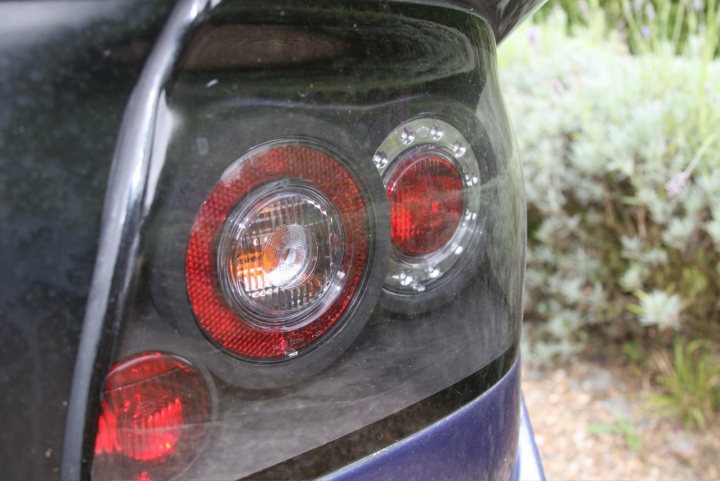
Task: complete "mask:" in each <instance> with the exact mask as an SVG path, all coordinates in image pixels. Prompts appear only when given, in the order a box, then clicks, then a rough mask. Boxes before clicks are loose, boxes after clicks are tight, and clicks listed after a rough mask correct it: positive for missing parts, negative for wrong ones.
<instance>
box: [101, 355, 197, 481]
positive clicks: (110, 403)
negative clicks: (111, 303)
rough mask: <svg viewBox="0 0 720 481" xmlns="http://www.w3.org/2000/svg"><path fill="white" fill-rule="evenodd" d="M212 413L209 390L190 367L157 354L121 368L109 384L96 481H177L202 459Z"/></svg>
mask: <svg viewBox="0 0 720 481" xmlns="http://www.w3.org/2000/svg"><path fill="white" fill-rule="evenodd" d="M210 412H211V404H210V395H209V392H208V388H207V385H206V383H205V381H204V379H203V378H202V376H201V375H200V373H199V372H198V371H197V370H196V369H195V368H194V367H192V366H191V365H190V364H189V363H188V362H187V361H185V360H183V359H181V358H179V357H177V356H173V355H169V354H163V353H159V352H153V353H144V354H140V355H137V356H134V357H132V358H129V359H125V360H123V361H121V362H119V363H117V364H116V365H115V366H113V367H112V368H111V369H110V372H109V373H108V376H107V378H106V381H105V390H104V392H103V399H102V407H101V413H100V418H99V420H98V432H97V437H96V439H95V463H94V466H93V478H94V479H153V480H157V479H168V478H171V477H172V476H173V475H174V474H176V473H177V472H178V471H179V470H182V469H183V468H184V467H185V466H187V464H189V462H190V460H192V458H193V457H194V455H195V454H196V453H197V450H198V445H199V442H200V441H201V438H202V436H203V433H204V425H205V423H207V422H208V421H209V420H210Z"/></svg>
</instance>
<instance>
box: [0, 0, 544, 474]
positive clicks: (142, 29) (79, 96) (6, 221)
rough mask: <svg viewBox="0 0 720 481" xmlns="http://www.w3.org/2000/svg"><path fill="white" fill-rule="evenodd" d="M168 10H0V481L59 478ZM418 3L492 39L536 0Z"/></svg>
mask: <svg viewBox="0 0 720 481" xmlns="http://www.w3.org/2000/svg"><path fill="white" fill-rule="evenodd" d="M174 3H175V2H174V1H172V0H154V1H152V2H147V1H144V0H117V1H115V0H114V1H108V2H73V1H68V2H34V1H30V2H20V3H7V4H0V226H1V227H0V229H1V233H2V236H1V237H0V242H1V243H2V244H1V247H0V271H1V272H3V275H2V279H1V280H0V313H1V314H0V342H1V347H0V392H2V395H1V396H0V410H1V411H2V412H3V413H4V415H5V418H6V419H5V421H4V422H3V428H4V429H3V435H2V436H3V437H2V441H0V460H2V467H1V468H0V479H8V480H9V479H24V480H31V479H37V480H51V479H57V477H58V476H59V470H60V463H61V456H62V443H63V436H64V432H65V419H66V416H67V404H68V400H69V397H70V390H71V386H72V376H73V366H74V363H75V358H76V354H77V349H78V343H79V338H80V332H81V329H82V322H83V315H84V312H85V307H86V302H87V296H88V293H89V290H90V286H91V282H92V273H93V265H94V263H95V257H96V252H97V243H98V235H99V232H100V228H101V211H102V206H103V202H104V199H105V194H106V188H107V178H108V173H109V170H110V164H111V161H112V157H113V149H114V147H115V142H116V139H117V135H118V130H119V127H120V123H121V120H122V116H123V112H124V110H125V108H126V104H127V101H128V98H129V96H130V93H131V91H132V89H133V87H134V86H135V83H136V81H137V79H138V77H139V75H140V72H141V70H142V67H143V64H144V62H145V59H146V58H147V55H148V53H149V51H150V49H151V47H152V45H153V44H154V42H155V40H156V38H157V35H158V33H159V32H160V29H161V28H162V26H163V24H164V22H165V20H166V19H167V16H168V14H169V12H170V11H171V10H172V8H173V5H174ZM343 3H344V2H338V4H339V5H342V4H343ZM415 3H428V4H438V5H445V6H448V5H452V6H454V7H457V8H460V9H464V10H468V11H472V12H474V13H475V14H477V15H479V16H481V17H482V18H483V19H485V20H486V21H487V23H488V24H489V25H490V26H491V28H492V29H493V30H494V32H495V35H496V39H497V41H498V42H499V41H500V40H501V39H502V38H503V37H504V36H505V35H507V34H508V32H509V31H510V30H512V28H513V27H514V26H515V25H516V24H517V22H519V21H520V20H522V19H523V18H524V17H525V16H527V15H528V14H529V13H531V12H532V11H533V10H534V8H536V7H537V5H538V4H540V3H541V2H540V1H537V0H529V1H504V0H497V1H483V0H476V1H461V0H452V1H437V2H415Z"/></svg>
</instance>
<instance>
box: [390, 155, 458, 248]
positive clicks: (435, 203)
mask: <svg viewBox="0 0 720 481" xmlns="http://www.w3.org/2000/svg"><path fill="white" fill-rule="evenodd" d="M386 193H387V196H388V199H389V200H390V234H391V237H392V241H393V245H394V246H395V248H397V249H398V250H399V251H400V252H401V253H402V254H404V255H407V256H424V255H428V254H432V253H433V252H435V251H437V250H439V249H441V248H442V247H444V246H445V244H447V243H448V241H449V240H450V239H451V238H452V236H453V234H454V233H455V231H456V230H457V228H458V226H459V225H460V221H461V220H462V215H463V204H464V203H463V180H462V176H461V175H460V172H459V171H458V169H457V167H456V166H455V164H454V163H453V162H452V161H451V160H449V159H447V158H445V157H444V156H443V155H441V154H439V153H436V152H432V151H426V150H421V151H419V152H415V153H414V154H411V155H410V156H408V157H406V158H405V159H403V160H402V161H401V162H400V164H399V165H398V166H397V167H396V168H395V170H394V171H393V172H392V174H391V175H390V179H389V181H388V182H387V186H386Z"/></svg>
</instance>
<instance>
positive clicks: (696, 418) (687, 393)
mask: <svg viewBox="0 0 720 481" xmlns="http://www.w3.org/2000/svg"><path fill="white" fill-rule="evenodd" d="M656 363H657V368H658V371H659V375H658V382H659V384H660V386H661V387H662V388H663V391H664V392H663V393H662V394H659V395H657V396H654V397H653V398H652V399H651V404H652V405H654V406H655V407H656V408H657V409H658V410H659V411H660V412H661V413H663V414H666V415H670V416H673V417H676V418H679V419H681V420H682V421H684V422H685V424H686V425H687V426H688V427H698V428H706V427H707V426H708V425H710V424H712V423H714V421H715V420H716V417H717V415H718V412H720V358H718V356H717V354H716V353H713V352H712V350H711V348H710V343H709V342H707V341H697V340H696V341H691V342H689V343H687V344H685V343H683V342H681V341H680V340H676V341H675V345H674V348H673V352H672V355H669V354H667V353H658V355H657V356H656Z"/></svg>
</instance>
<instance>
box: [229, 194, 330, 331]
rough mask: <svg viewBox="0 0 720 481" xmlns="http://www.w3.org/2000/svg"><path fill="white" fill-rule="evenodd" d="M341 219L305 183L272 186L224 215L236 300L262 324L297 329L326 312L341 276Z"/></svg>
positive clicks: (231, 290)
mask: <svg viewBox="0 0 720 481" xmlns="http://www.w3.org/2000/svg"><path fill="white" fill-rule="evenodd" d="M342 238H343V230H342V220H341V218H340V215H339V213H338V212H337V210H336V209H335V207H334V206H333V205H332V203H331V202H330V201H329V200H328V199H327V198H326V197H325V196H324V195H322V194H321V193H320V192H317V191H315V190H314V189H312V188H310V187H306V186H287V185H283V186H269V187H267V188H266V189H261V191H260V193H259V194H258V195H257V196H251V198H249V199H248V200H247V201H246V202H243V205H242V206H239V207H238V208H236V211H235V212H234V213H232V214H231V215H230V217H229V218H228V220H227V221H226V226H225V229H224V231H223V235H222V237H221V239H220V243H219V248H218V261H219V265H218V267H219V270H218V271H219V275H220V284H221V286H222V287H223V290H224V291H225V294H226V297H227V298H228V300H229V301H230V304H231V306H232V307H233V308H235V309H236V310H237V311H238V312H239V313H242V312H247V313H248V314H250V315H251V317H252V318H253V319H256V320H257V322H256V323H255V325H256V326H257V327H260V328H263V329H281V330H282V329H289V328H297V327H298V325H299V324H306V323H308V322H311V321H312V320H313V319H314V318H315V317H317V315H320V314H321V313H322V312H323V311H324V306H327V305H328V304H329V303H331V302H332V301H333V299H334V296H336V295H337V293H338V292H339V290H338V289H333V286H337V285H338V283H340V282H341V281H342V275H339V273H340V269H341V267H342V259H343V243H342V242H341V239H342Z"/></svg>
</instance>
